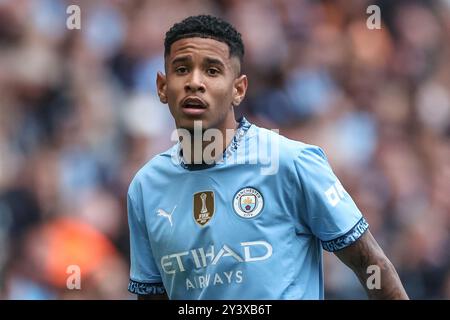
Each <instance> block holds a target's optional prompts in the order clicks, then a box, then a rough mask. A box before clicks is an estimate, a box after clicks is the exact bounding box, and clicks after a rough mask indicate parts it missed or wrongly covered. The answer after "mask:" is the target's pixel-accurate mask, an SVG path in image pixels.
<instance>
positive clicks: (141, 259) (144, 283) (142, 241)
mask: <svg viewBox="0 0 450 320" xmlns="http://www.w3.org/2000/svg"><path fill="white" fill-rule="evenodd" d="M127 209H128V224H129V230H130V282H129V285H128V291H130V292H131V293H134V294H138V295H147V294H162V293H165V290H164V292H163V289H164V287H163V286H162V279H161V275H160V272H159V270H158V267H157V265H156V262H155V259H154V257H153V251H152V247H151V245H150V240H149V236H148V232H147V228H146V223H145V219H144V212H143V210H142V208H141V206H140V204H139V202H136V201H135V200H134V199H133V197H132V196H131V194H130V193H129V194H128V198H127Z"/></svg>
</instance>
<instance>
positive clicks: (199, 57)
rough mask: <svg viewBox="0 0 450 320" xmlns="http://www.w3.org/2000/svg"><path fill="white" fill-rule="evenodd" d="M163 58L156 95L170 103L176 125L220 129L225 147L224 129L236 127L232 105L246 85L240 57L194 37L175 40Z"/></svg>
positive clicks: (218, 43)
mask: <svg viewBox="0 0 450 320" xmlns="http://www.w3.org/2000/svg"><path fill="white" fill-rule="evenodd" d="M165 60H166V63H165V71H166V74H165V75H164V74H162V73H158V75H157V88H158V95H159V97H160V100H161V102H162V103H167V104H168V105H169V109H170V112H171V114H172V116H173V118H174V119H175V124H176V127H177V128H178V129H187V130H189V131H193V129H194V121H201V124H202V129H203V130H207V129H211V128H214V129H218V130H220V131H221V132H222V136H223V137H224V141H222V142H221V143H223V144H222V145H223V146H224V147H226V146H227V145H228V144H229V143H230V141H231V138H232V136H230V135H228V137H227V135H226V130H227V129H236V127H237V122H236V120H235V115H234V107H236V106H238V105H239V104H240V103H241V101H242V100H243V99H244V96H245V93H246V91H247V85H248V84H247V77H246V76H245V75H241V74H240V62H239V59H238V58H237V57H235V56H231V55H230V51H229V47H228V45H227V44H226V43H224V42H221V41H217V40H214V39H211V38H200V37H194V38H185V39H180V40H178V41H175V42H174V43H173V44H172V46H171V50H170V54H169V55H168V56H166V59H165ZM228 140H230V141H228Z"/></svg>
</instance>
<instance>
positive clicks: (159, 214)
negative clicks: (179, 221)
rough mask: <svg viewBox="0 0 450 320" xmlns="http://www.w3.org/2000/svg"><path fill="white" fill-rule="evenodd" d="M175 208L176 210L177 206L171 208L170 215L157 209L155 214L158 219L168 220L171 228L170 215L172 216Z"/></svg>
mask: <svg viewBox="0 0 450 320" xmlns="http://www.w3.org/2000/svg"><path fill="white" fill-rule="evenodd" d="M176 208H177V206H175V208H173V210H172V212H171V213H167V211H165V210H164V209H158V210H156V212H157V213H158V216H159V217H165V218H167V220H169V222H170V226H171V227H172V226H173V224H172V214H173V212H174V211H175V209H176Z"/></svg>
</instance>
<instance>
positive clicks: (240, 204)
mask: <svg viewBox="0 0 450 320" xmlns="http://www.w3.org/2000/svg"><path fill="white" fill-rule="evenodd" d="M263 207H264V198H263V196H262V194H261V193H260V192H259V191H258V190H256V189H255V188H251V187H247V188H243V189H241V190H239V191H238V192H237V193H236V195H235V196H234V200H233V208H234V211H235V212H236V214H237V215H238V216H240V217H242V218H245V219H250V218H254V217H256V216H258V215H259V214H260V213H261V211H262V209H263Z"/></svg>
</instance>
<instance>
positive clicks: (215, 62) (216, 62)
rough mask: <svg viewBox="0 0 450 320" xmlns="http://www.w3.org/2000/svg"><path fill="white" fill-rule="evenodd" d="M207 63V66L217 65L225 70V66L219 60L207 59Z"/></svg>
mask: <svg viewBox="0 0 450 320" xmlns="http://www.w3.org/2000/svg"><path fill="white" fill-rule="evenodd" d="M205 62H206V64H215V65H218V66H221V67H222V68H225V65H224V64H223V62H222V61H220V60H219V59H215V58H210V57H206V59H205Z"/></svg>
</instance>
